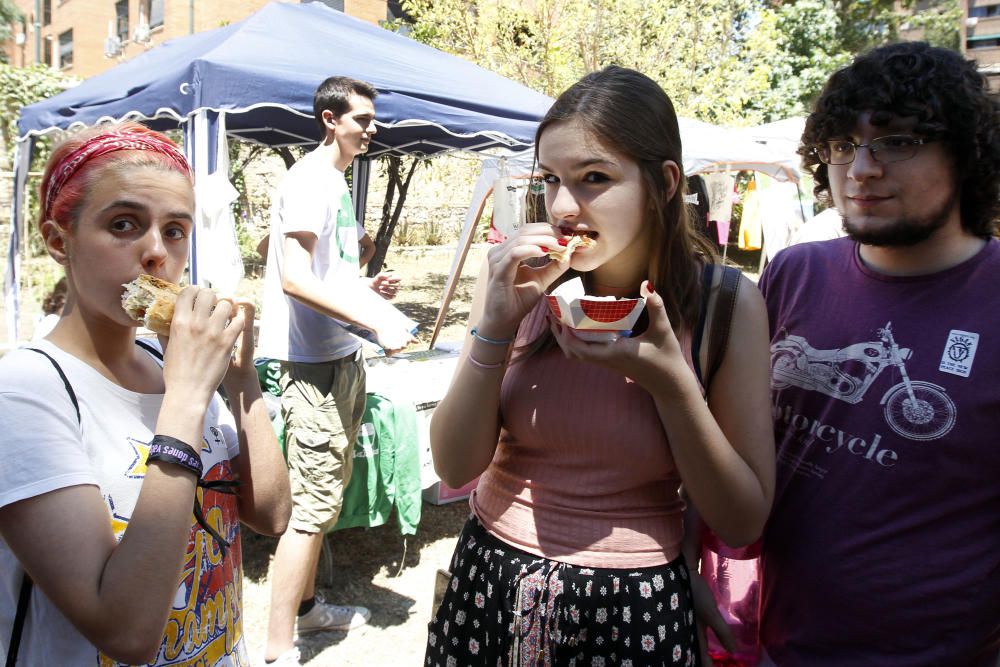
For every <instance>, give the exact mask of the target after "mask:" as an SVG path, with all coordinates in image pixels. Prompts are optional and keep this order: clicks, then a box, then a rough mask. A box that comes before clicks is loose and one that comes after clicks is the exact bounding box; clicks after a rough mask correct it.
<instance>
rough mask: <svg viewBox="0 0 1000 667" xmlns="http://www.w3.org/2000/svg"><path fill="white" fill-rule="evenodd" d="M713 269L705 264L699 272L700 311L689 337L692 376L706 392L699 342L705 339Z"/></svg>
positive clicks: (712, 265)
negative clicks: (692, 368) (695, 325)
mask: <svg viewBox="0 0 1000 667" xmlns="http://www.w3.org/2000/svg"><path fill="white" fill-rule="evenodd" d="M714 267H715V265H714V264H706V265H705V268H704V269H702V272H701V309H700V310H699V312H698V326H697V327H696V328H695V330H694V336H692V337H691V362H692V365H693V366H694V374H695V377H697V378H698V382H699V383H700V384H701V386H702V387H704V388H705V390H706V391H707V390H708V387H707V386H706V385H705V378H704V376H703V374H702V371H701V342H702V339H703V338H704V337H705V318H707V317H708V297H709V295H710V294H711V293H712V275H713V273H712V269H713V268H714Z"/></svg>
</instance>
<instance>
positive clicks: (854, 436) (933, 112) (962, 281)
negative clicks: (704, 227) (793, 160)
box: [760, 42, 1000, 667]
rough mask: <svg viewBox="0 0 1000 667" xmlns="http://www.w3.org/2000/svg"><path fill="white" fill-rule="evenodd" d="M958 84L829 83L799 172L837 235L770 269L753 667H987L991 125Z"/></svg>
mask: <svg viewBox="0 0 1000 667" xmlns="http://www.w3.org/2000/svg"><path fill="white" fill-rule="evenodd" d="M987 92H988V89H987V84H986V81H985V79H984V78H983V77H982V76H981V75H980V74H979V73H978V72H977V71H976V67H975V64H974V63H972V62H968V61H966V60H964V59H963V58H962V57H961V56H960V55H959V54H957V53H955V52H952V51H947V50H944V49H937V48H932V47H929V46H928V45H926V44H923V43H912V42H911V43H904V44H894V45H891V46H887V47H883V48H880V49H876V50H874V51H872V52H870V53H868V54H866V55H863V56H861V57H859V58H857V59H856V60H855V61H854V63H853V64H851V65H850V66H848V67H846V68H845V69H843V70H840V71H839V72H837V73H835V74H834V75H833V76H832V77H831V79H830V80H829V82H828V83H827V85H826V87H825V89H824V90H823V92H822V94H821V96H820V98H819V99H818V101H817V102H816V107H815V110H814V111H813V113H812V114H811V115H810V116H809V119H808V121H807V123H806V127H805V132H804V134H803V137H802V147H801V148H800V151H799V152H800V153H801V154H802V155H803V158H804V160H803V161H804V164H805V166H806V168H807V169H809V171H810V172H812V174H813V176H814V178H815V182H816V193H817V194H818V195H820V196H823V197H829V198H830V199H832V201H833V203H834V204H835V205H836V207H837V210H838V211H840V213H841V214H842V215H843V218H844V228H845V230H846V232H847V237H846V238H842V239H837V240H833V241H825V242H818V243H806V244H801V245H797V246H793V247H791V248H788V249H787V250H785V251H783V252H781V253H779V255H778V256H777V257H776V258H775V260H774V262H773V263H772V264H770V265H769V266H768V267H767V269H766V270H765V272H764V274H763V275H762V277H761V280H760V286H761V291H762V292H763V293H764V296H765V299H766V301H767V304H768V312H769V316H770V323H771V337H772V339H771V343H772V344H771V363H772V368H771V380H772V383H771V384H772V391H773V396H772V399H773V413H774V422H775V433H776V442H777V445H778V480H777V487H776V493H775V505H774V509H773V512H772V515H771V518H770V520H769V523H768V527H767V530H766V532H765V534H764V542H763V552H762V557H761V562H762V578H763V579H762V629H761V637H762V642H763V645H764V648H765V649H766V651H767V654H768V656H769V658H766V659H765V664H770V661H773V663H774V664H777V665H779V666H785V665H809V666H810V667H813V666H818V667H823V666H830V667H842V666H845V665H849V666H851V667H868V666H885V667H889V666H891V667H906V666H909V665H914V666H916V665H942V666H945V665H947V666H949V667H952V666H954V667H958V666H970V665H976V666H978V665H989V666H990V667H992V666H993V665H995V664H996V663H997V658H998V651H1000V481H998V480H1000V437H998V433H1000V381H998V377H1000V289H998V287H1000V285H998V283H1000V280H998V278H1000V243H998V241H997V240H996V239H995V238H994V233H995V230H996V220H997V214H998V209H1000V204H998V196H1000V122H998V118H1000V116H998V107H997V105H996V104H995V103H994V102H993V101H992V100H991V99H990V98H989V97H988V95H987Z"/></svg>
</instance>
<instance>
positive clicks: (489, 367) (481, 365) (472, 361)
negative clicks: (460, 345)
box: [466, 354, 505, 370]
mask: <svg viewBox="0 0 1000 667" xmlns="http://www.w3.org/2000/svg"><path fill="white" fill-rule="evenodd" d="M466 359H468V360H469V363H470V364H472V365H473V366H475V367H476V368H485V369H487V370H492V369H494V368H503V367H504V364H505V362H503V361H499V362H497V363H495V364H484V363H483V362H481V361H479V360H478V359H476V358H475V357H473V356H472V355H471V354H470V355H468V356H467V357H466Z"/></svg>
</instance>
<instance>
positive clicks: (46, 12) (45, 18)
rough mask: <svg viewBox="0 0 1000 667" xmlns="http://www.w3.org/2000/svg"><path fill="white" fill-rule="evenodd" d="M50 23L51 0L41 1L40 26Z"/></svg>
mask: <svg viewBox="0 0 1000 667" xmlns="http://www.w3.org/2000/svg"><path fill="white" fill-rule="evenodd" d="M36 7H37V5H36ZM50 23H52V0H42V25H48V24H50Z"/></svg>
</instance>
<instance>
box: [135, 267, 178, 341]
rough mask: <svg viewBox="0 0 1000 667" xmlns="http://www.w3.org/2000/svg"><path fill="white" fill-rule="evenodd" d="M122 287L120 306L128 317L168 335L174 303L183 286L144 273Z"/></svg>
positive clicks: (153, 330)
mask: <svg viewBox="0 0 1000 667" xmlns="http://www.w3.org/2000/svg"><path fill="white" fill-rule="evenodd" d="M122 287H124V288H125V291H124V292H122V308H124V309H125V312H126V313H128V314H129V317H131V318H132V319H134V320H137V321H139V322H142V323H143V325H144V326H145V327H146V328H147V329H149V330H150V331H152V332H154V333H157V334H159V335H161V336H169V335H170V321H171V320H172V319H173V317H174V304H175V303H177V295H178V294H180V293H181V290H182V289H183V288H182V287H181V286H180V285H175V284H173V283H171V282H168V281H166V280H161V279H160V278H155V277H153V276H151V275H148V274H145V273H144V274H142V275H140V276H139V277H138V278H136V279H135V280H133V281H132V282H130V283H127V284H125V285H122Z"/></svg>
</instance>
